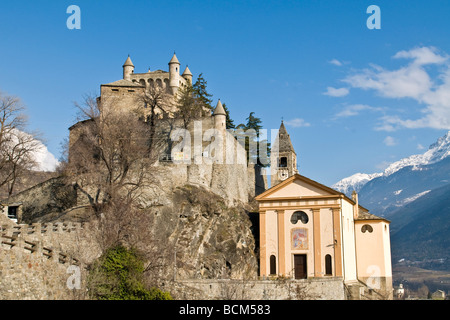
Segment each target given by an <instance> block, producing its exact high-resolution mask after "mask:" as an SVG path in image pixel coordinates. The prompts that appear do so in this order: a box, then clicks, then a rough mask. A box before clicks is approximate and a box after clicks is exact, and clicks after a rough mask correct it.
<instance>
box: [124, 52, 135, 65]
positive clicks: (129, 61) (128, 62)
mask: <svg viewBox="0 0 450 320" xmlns="http://www.w3.org/2000/svg"><path fill="white" fill-rule="evenodd" d="M123 66H124V67H127V66H131V67H134V64H133V62H131V59H130V56H129V55H128V58H127V60H126V61H125V63H124V64H123Z"/></svg>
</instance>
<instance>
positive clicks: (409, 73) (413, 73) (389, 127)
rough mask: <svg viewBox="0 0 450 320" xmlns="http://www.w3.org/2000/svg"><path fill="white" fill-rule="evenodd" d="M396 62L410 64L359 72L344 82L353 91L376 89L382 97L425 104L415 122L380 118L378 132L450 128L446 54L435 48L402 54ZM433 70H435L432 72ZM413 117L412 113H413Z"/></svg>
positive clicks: (449, 69) (449, 74) (449, 75)
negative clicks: (356, 89)
mask: <svg viewBox="0 0 450 320" xmlns="http://www.w3.org/2000/svg"><path fill="white" fill-rule="evenodd" d="M393 58H394V59H406V60H409V63H408V64H406V65H404V66H402V67H399V68H397V69H393V70H388V69H385V68H383V67H381V66H377V65H371V67H370V68H367V69H364V70H359V71H357V72H355V73H354V74H352V75H349V76H347V77H346V78H345V79H343V82H345V83H347V84H349V85H350V86H351V87H353V88H359V89H362V90H373V91H375V92H376V93H377V94H378V95H380V96H381V97H385V98H394V99H412V100H414V101H415V102H417V103H418V104H419V105H423V107H422V109H421V112H420V114H418V115H417V117H416V118H415V119H414V118H412V117H411V116H410V117H411V118H409V119H408V118H406V119H405V118H403V117H399V116H396V115H390V116H385V117H383V118H380V120H381V121H382V123H381V124H379V125H378V126H377V127H376V128H375V129H376V130H385V131H394V130H397V129H398V128H434V129H446V130H449V129H450V62H449V60H450V59H449V56H448V55H447V54H446V53H439V52H438V50H437V49H436V48H434V47H420V48H414V49H411V50H408V51H399V52H397V53H396V54H395V55H394V56H393ZM431 68H433V69H432V70H430V69H431ZM410 114H411V113H410Z"/></svg>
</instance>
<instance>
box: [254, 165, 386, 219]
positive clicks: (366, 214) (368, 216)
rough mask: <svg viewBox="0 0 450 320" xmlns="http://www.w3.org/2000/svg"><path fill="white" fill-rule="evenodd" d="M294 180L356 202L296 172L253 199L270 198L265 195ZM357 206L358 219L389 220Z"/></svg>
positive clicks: (262, 199) (353, 202)
mask: <svg viewBox="0 0 450 320" xmlns="http://www.w3.org/2000/svg"><path fill="white" fill-rule="evenodd" d="M295 180H300V181H303V182H305V183H307V184H309V185H311V186H314V187H316V188H318V189H321V190H323V191H325V192H326V193H329V194H330V195H333V196H337V197H339V198H342V199H346V200H347V201H349V202H350V203H352V204H356V203H355V201H353V200H352V199H350V198H349V197H347V196H346V195H345V194H344V193H342V192H339V191H337V190H335V189H333V188H330V187H327V186H326V185H324V184H321V183H319V182H317V181H314V180H312V179H309V178H307V177H305V176H302V175H300V174H298V173H296V174H294V175H292V176H290V177H289V178H287V179H286V180H284V181H283V182H280V183H278V184H277V185H275V186H273V187H271V188H269V189H267V190H266V191H264V192H263V193H261V194H259V195H258V196H256V198H255V199H256V200H257V201H265V200H271V199H270V198H267V196H269V195H271V194H272V193H274V192H276V191H277V190H279V189H281V188H283V187H284V186H286V185H288V184H291V183H292V182H294V181H295ZM358 207H359V209H360V210H359V215H358V220H360V219H361V220H362V219H366V220H369V219H370V220H385V221H387V222H389V220H386V219H384V218H380V217H377V216H376V215H374V214H370V213H369V210H368V209H367V208H365V207H363V206H361V205H358Z"/></svg>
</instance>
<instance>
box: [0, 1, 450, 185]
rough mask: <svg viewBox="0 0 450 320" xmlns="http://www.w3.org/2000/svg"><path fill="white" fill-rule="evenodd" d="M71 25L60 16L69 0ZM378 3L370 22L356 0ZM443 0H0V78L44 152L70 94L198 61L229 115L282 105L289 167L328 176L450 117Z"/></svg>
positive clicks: (429, 132)
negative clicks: (74, 9)
mask: <svg viewBox="0 0 450 320" xmlns="http://www.w3.org/2000/svg"><path fill="white" fill-rule="evenodd" d="M72 4H75V5H78V6H79V7H80V9H81V29H80V30H69V29H68V28H67V27H66V20H67V18H68V17H69V16H70V15H69V14H67V13H66V9H67V7H68V6H69V5H72ZM372 4H374V5H377V6H379V8H380V9H381V29H379V30H370V29H368V28H367V26H366V20H367V19H368V18H369V16H370V14H367V13H366V9H367V7H368V6H369V5H372ZM449 13H450V2H448V1H439V0H432V1H415V0H410V1H400V0H390V1H382V0H372V1H363V0H358V1H331V0H330V1H318V0H317V1H312V0H309V1H100V0H98V1H92V0H90V1H77V0H72V1H2V2H1V3H0V46H1V50H0V90H1V91H2V92H5V93H8V94H11V95H16V96H19V97H21V98H22V100H23V102H24V103H25V104H26V106H27V108H28V114H29V122H30V129H37V130H40V131H41V132H42V133H43V136H44V138H45V140H46V145H47V146H48V148H49V150H50V151H51V152H52V153H54V154H55V155H56V156H59V154H60V143H61V141H62V140H63V139H64V138H65V137H67V136H68V129H67V128H68V127H69V126H70V125H72V124H73V123H74V121H75V114H76V111H75V109H74V107H73V103H74V101H80V100H81V98H82V96H83V95H84V94H86V93H96V94H98V92H99V88H100V84H101V83H108V82H113V81H115V80H118V79H120V78H121V77H122V64H123V62H124V61H125V59H126V57H127V55H128V54H130V55H131V58H132V60H133V63H134V65H135V66H136V69H135V72H145V71H147V70H148V68H149V67H150V69H152V70H155V69H163V70H167V69H168V66H167V63H168V62H169V60H170V58H171V56H172V54H173V52H174V51H176V54H177V57H178V59H179V61H180V63H181V68H182V69H184V67H185V65H186V64H188V65H189V69H190V70H191V71H192V73H193V74H194V78H196V77H197V76H198V74H199V73H203V75H204V77H205V78H206V80H207V81H208V90H209V92H210V93H212V94H213V99H214V103H216V102H217V99H219V98H220V99H221V101H222V102H225V103H226V104H227V106H228V107H229V109H230V112H231V117H232V118H233V119H234V121H235V123H237V124H238V123H240V122H245V118H246V117H247V116H248V114H249V113H250V112H252V111H254V112H255V115H256V116H258V117H260V118H261V119H262V121H263V125H264V127H265V128H267V129H269V130H270V129H275V128H278V127H279V125H280V122H281V119H282V118H283V119H284V121H285V123H286V127H287V130H288V132H289V133H290V135H291V139H292V142H293V144H294V147H295V149H296V151H297V155H298V157H299V170H300V173H301V174H303V175H305V176H307V177H309V178H311V179H314V180H316V181H319V182H321V183H324V184H327V185H331V184H333V183H335V182H337V181H338V180H340V179H341V178H344V177H346V176H349V175H351V174H354V173H356V172H365V173H372V172H379V171H381V170H382V169H383V168H384V167H386V165H387V164H388V163H389V162H393V161H395V160H399V159H400V158H402V157H405V156H409V155H411V154H415V153H422V152H424V151H425V149H423V148H427V147H428V146H429V144H431V143H433V142H434V141H435V140H436V139H437V138H438V137H440V136H442V135H443V134H445V133H446V132H447V131H448V130H449V129H450V102H449V101H450V71H449V70H450V61H449V59H448V55H449V54H450V41H449V34H450V32H449V31H450V20H449V18H448V15H449Z"/></svg>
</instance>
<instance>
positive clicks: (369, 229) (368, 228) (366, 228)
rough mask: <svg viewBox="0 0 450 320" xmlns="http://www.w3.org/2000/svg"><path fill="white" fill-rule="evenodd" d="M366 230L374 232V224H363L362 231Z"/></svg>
mask: <svg viewBox="0 0 450 320" xmlns="http://www.w3.org/2000/svg"><path fill="white" fill-rule="evenodd" d="M366 231H369V233H372V232H373V228H372V226H370V225H368V224H365V225H363V226H362V227H361V232H362V233H365V232H366Z"/></svg>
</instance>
